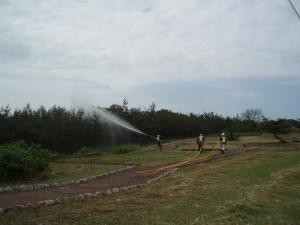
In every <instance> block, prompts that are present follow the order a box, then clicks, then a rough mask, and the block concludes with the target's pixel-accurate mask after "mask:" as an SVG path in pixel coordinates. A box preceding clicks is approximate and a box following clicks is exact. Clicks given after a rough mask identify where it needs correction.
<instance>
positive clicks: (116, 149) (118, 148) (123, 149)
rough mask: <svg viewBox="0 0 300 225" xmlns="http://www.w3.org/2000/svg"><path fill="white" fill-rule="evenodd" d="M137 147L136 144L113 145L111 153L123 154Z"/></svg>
mask: <svg viewBox="0 0 300 225" xmlns="http://www.w3.org/2000/svg"><path fill="white" fill-rule="evenodd" d="M136 149H137V146H136V145H119V146H114V147H112V150H111V152H112V153H113V154H125V153H129V152H132V151H134V150H136Z"/></svg>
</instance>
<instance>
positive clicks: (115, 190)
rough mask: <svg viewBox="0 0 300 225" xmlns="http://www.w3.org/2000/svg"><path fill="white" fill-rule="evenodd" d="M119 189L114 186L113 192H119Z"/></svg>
mask: <svg viewBox="0 0 300 225" xmlns="http://www.w3.org/2000/svg"><path fill="white" fill-rule="evenodd" d="M119 191H120V189H119V188H113V189H112V192H113V193H118V192H119Z"/></svg>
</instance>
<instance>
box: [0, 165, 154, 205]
mask: <svg viewBox="0 0 300 225" xmlns="http://www.w3.org/2000/svg"><path fill="white" fill-rule="evenodd" d="M138 170H139V168H133V169H130V170H127V171H124V172H120V173H116V174H112V175H110V176H106V177H101V178H98V179H95V180H91V181H90V182H86V183H81V184H72V185H67V186H62V187H50V188H46V189H40V190H34V191H26V192H17V193H4V194H0V207H2V208H11V207H14V206H16V205H25V204H26V203H32V204H33V205H34V204H37V203H38V202H39V201H42V200H48V199H56V198H62V197H73V196H76V195H79V194H82V193H94V192H97V191H105V190H107V189H112V188H114V187H117V188H119V187H124V186H130V185H137V184H144V183H146V182H147V181H148V180H150V179H151V178H154V177H155V176H158V175H159V174H155V175H149V176H140V175H138V174H137V173H136V172H137V171H138Z"/></svg>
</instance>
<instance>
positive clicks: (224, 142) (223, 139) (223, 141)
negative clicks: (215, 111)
mask: <svg viewBox="0 0 300 225" xmlns="http://www.w3.org/2000/svg"><path fill="white" fill-rule="evenodd" d="M219 141H220V151H221V152H222V154H224V153H225V149H226V145H227V138H226V136H225V133H222V134H221V137H220V139H219Z"/></svg>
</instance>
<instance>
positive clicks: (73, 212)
mask: <svg viewBox="0 0 300 225" xmlns="http://www.w3.org/2000/svg"><path fill="white" fill-rule="evenodd" d="M286 138H287V139H288V140H294V139H295V138H296V139H297V138H299V135H298V134H292V135H288V136H286ZM293 138H294V139H293ZM214 140H215V138H211V139H209V140H208V141H209V144H210V145H211V146H212V145H213V142H214ZM298 140H299V139H298ZM190 144H191V143H190V142H188V143H182V142H180V143H179V144H178V143H176V144H174V145H173V146H171V148H170V149H169V150H167V151H165V152H162V153H159V154H158V153H154V152H151V151H148V150H142V151H138V152H131V153H128V154H124V155H117V156H105V157H104V158H101V157H99V158H98V157H95V158H94V157H92V158H88V159H87V158H85V159H84V158H82V159H78V158H77V160H79V161H80V162H82V161H84V160H89V161H93V160H94V161H93V162H100V161H101V162H104V161H105V162H108V161H110V160H115V162H122V163H125V162H130V163H133V162H134V163H136V162H140V163H141V164H142V165H144V166H154V165H162V164H165V163H169V162H172V161H173V160H174V161H176V160H177V159H179V158H183V157H186V156H187V155H190V154H191V153H189V152H180V150H179V149H180V148H181V146H184V145H190ZM172 148H173V149H174V150H172ZM229 148H231V149H241V148H243V149H247V150H249V151H247V152H245V153H242V154H239V155H236V156H233V157H227V158H224V159H222V160H218V161H212V162H210V163H205V164H204V163H203V164H197V165H193V166H190V167H186V168H182V169H180V170H179V171H177V172H176V173H174V174H172V175H169V176H167V177H165V178H163V179H161V180H159V181H157V182H155V183H152V184H151V185H148V186H146V187H145V188H142V189H138V190H133V191H130V192H128V193H118V194H114V195H112V196H105V197H103V196H102V197H98V198H94V199H88V200H83V201H70V202H67V203H64V204H61V205H53V206H48V207H46V206H45V207H41V208H37V209H31V210H24V211H17V210H14V211H10V212H8V213H5V214H2V215H1V216H0V224H1V225H2V224H3V225H4V224H5V225H17V224H20V225H21V224H22V225H23V224H32V225H37V224H60V225H64V224H65V225H67V224H75V225H79V224H80V225H92V224H93V225H94V224H103V225H104V224H113V225H114V224H118V225H119V224H120V225H121V224H124V225H134V224H136V225H141V224H149V225H150V224H153V225H154V224H155V225H156V224H166V225H171V224H178V225H179V224H180V225H181V224H182V225H186V224H255V225H256V224H272V225H273V224H300V144H299V143H297V142H291V143H288V144H278V143H277V141H276V140H275V139H274V138H273V137H272V136H271V135H262V136H256V137H254V136H251V137H243V138H241V139H240V140H239V141H235V142H231V143H229ZM153 155H155V156H153ZM110 157H116V158H110ZM161 157H165V158H168V159H162V158H161ZM147 159H151V160H147ZM70 160H75V158H74V159H70ZM153 160H154V162H153Z"/></svg>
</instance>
